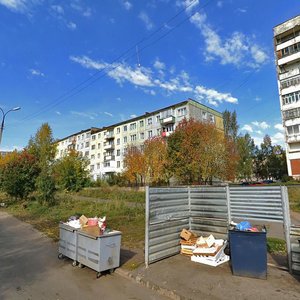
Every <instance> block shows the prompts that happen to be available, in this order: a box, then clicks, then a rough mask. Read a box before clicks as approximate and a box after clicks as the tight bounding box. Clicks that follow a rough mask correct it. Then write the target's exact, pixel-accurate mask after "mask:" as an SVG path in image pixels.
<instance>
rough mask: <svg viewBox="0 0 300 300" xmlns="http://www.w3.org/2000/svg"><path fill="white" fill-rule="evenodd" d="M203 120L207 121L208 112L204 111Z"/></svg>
mask: <svg viewBox="0 0 300 300" xmlns="http://www.w3.org/2000/svg"><path fill="white" fill-rule="evenodd" d="M202 119H203V120H206V119H207V112H206V111H203V112H202Z"/></svg>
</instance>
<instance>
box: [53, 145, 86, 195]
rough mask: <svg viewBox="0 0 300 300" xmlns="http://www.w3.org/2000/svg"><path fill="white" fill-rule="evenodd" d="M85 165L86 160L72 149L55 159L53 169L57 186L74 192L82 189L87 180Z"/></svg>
mask: <svg viewBox="0 0 300 300" xmlns="http://www.w3.org/2000/svg"><path fill="white" fill-rule="evenodd" d="M87 166H88V161H87V160H86V159H85V158H84V157H82V156H81V155H80V154H79V153H78V152H76V151H74V150H71V151H70V152H69V155H66V156H64V157H63V158H61V159H60V160H57V161H56V162H55V164H54V168H53V169H54V178H55V180H56V182H57V184H58V186H59V188H61V189H63V190H66V191H75V192H77V191H79V190H80V189H82V188H83V187H84V186H85V185H86V184H87V183H88V181H89V171H88V170H87Z"/></svg>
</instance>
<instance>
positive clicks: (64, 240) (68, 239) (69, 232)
mask: <svg viewBox="0 0 300 300" xmlns="http://www.w3.org/2000/svg"><path fill="white" fill-rule="evenodd" d="M64 257H68V258H70V259H72V260H73V264H72V265H73V266H76V264H77V229H76V228H74V227H71V226H69V225H67V224H64V223H62V222H60V223H59V246H58V258H59V259H63V258H64Z"/></svg>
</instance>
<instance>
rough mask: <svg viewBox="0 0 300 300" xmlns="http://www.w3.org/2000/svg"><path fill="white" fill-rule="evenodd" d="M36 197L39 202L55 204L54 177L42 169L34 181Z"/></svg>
mask: <svg viewBox="0 0 300 300" xmlns="http://www.w3.org/2000/svg"><path fill="white" fill-rule="evenodd" d="M36 188H37V197H38V200H39V202H40V203H46V204H48V205H49V206H51V205H54V204H55V191H56V188H55V181H54V178H53V177H52V176H51V175H50V174H49V172H47V171H46V170H43V171H42V172H41V173H40V175H39V176H38V178H37V181H36Z"/></svg>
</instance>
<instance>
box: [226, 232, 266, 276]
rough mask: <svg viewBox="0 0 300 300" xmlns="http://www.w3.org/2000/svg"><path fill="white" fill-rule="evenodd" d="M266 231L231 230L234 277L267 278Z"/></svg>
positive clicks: (230, 243)
mask: <svg viewBox="0 0 300 300" xmlns="http://www.w3.org/2000/svg"><path fill="white" fill-rule="evenodd" d="M266 234H267V233H266V232H265V231H261V232H249V231H238V230H229V245H230V256H231V257H230V259H231V267H232V273H233V275H237V276H245V277H253V278H260V279H266V278H267V236H266Z"/></svg>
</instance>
